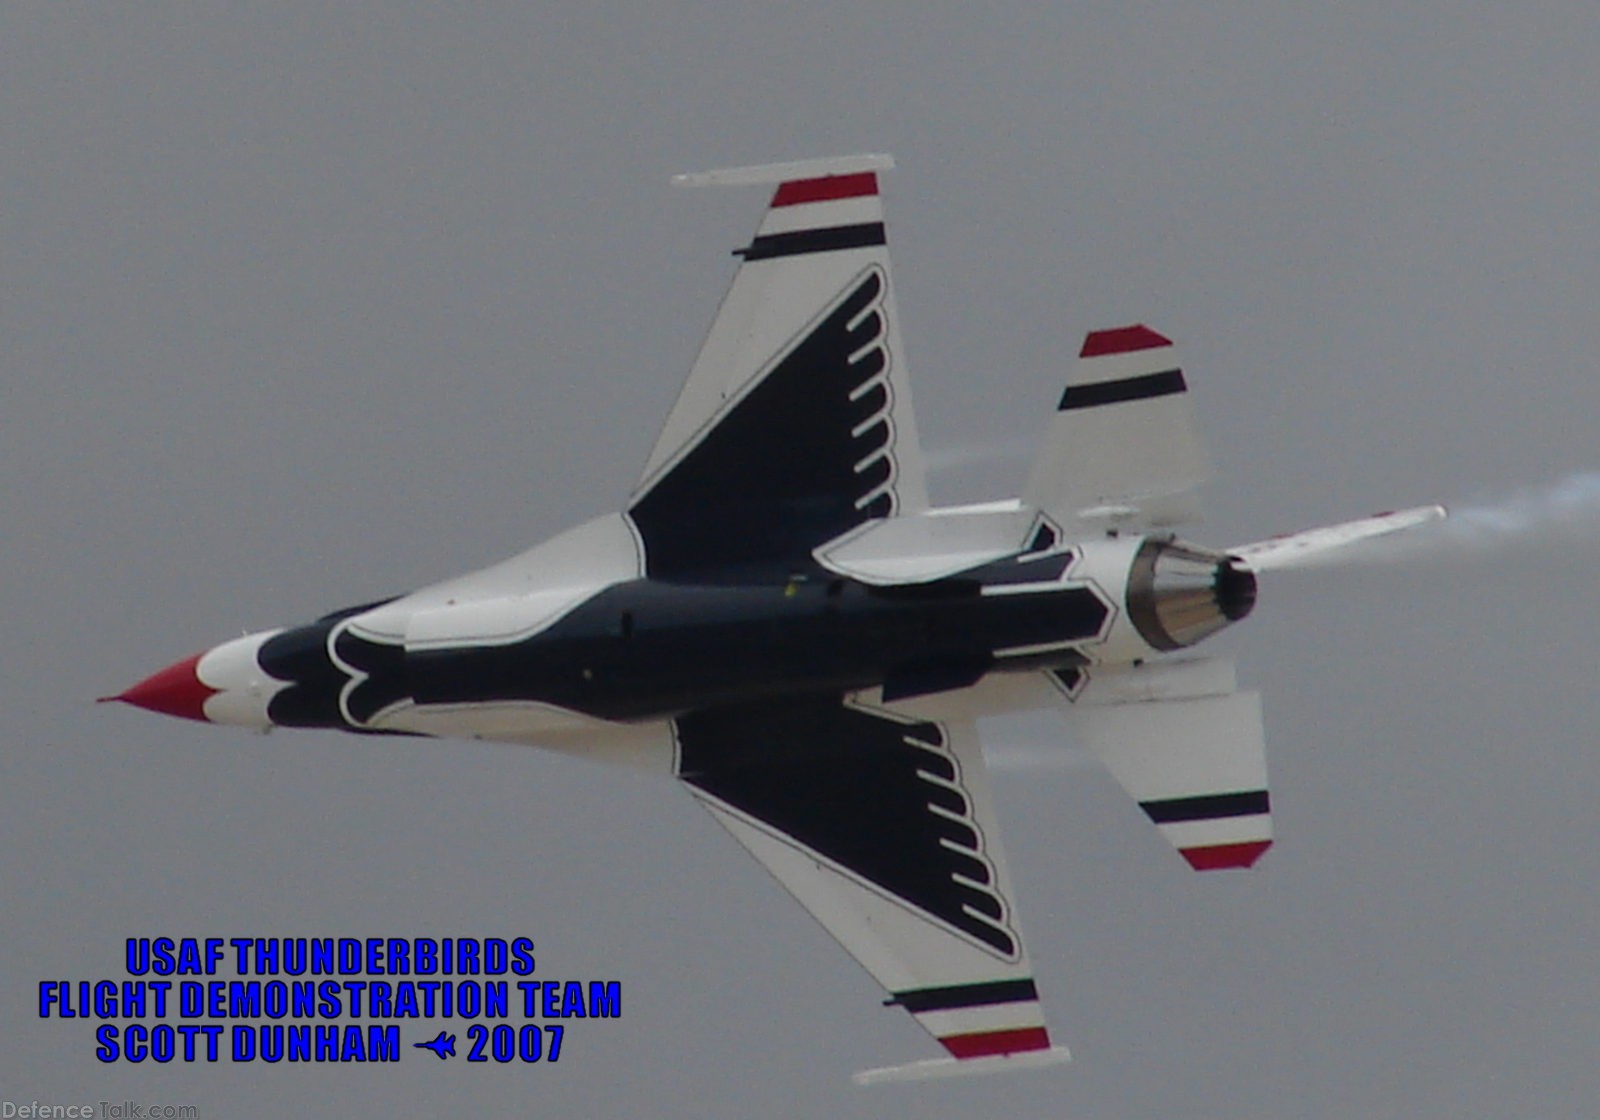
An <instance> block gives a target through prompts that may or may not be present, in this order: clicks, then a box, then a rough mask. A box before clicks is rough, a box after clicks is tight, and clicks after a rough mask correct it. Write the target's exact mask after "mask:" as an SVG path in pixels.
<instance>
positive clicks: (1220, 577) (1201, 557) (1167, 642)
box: [1128, 540, 1256, 651]
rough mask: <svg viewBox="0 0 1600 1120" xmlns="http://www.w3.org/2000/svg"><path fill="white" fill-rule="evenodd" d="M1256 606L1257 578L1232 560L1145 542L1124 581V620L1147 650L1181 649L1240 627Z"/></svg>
mask: <svg viewBox="0 0 1600 1120" xmlns="http://www.w3.org/2000/svg"><path fill="white" fill-rule="evenodd" d="M1255 604H1256V577H1255V575H1254V574H1253V573H1251V571H1250V570H1249V569H1248V568H1246V567H1245V566H1244V565H1243V564H1241V563H1238V562H1237V561H1235V560H1234V559H1233V558H1232V557H1229V556H1226V555H1224V554H1223V553H1220V552H1212V551H1210V550H1208V549H1203V548H1196V547H1195V546H1194V545H1190V544H1182V543H1180V542H1177V541H1160V540H1147V541H1145V542H1144V543H1143V544H1142V545H1140V546H1139V551H1138V552H1137V553H1135V554H1134V558H1133V568H1132V570H1131V571H1130V572H1129V575H1128V617H1129V619H1130V620H1131V621H1132V622H1133V625H1134V626H1135V627H1136V628H1137V629H1138V631H1139V634H1140V636H1141V637H1143V638H1144V640H1145V641H1146V642H1148V643H1150V646H1151V648H1153V649H1158V650H1163V651H1165V650H1174V649H1182V648H1184V647H1185V646H1192V645H1194V644H1195V643H1196V642H1198V641H1200V640H1202V639H1204V638H1207V637H1210V636H1211V635H1212V634H1215V633H1216V632H1217V631H1218V630H1221V629H1222V628H1223V627H1225V626H1227V625H1228V624H1229V623H1232V622H1238V621H1239V620H1240V619H1241V618H1244V617H1245V616H1246V615H1248V614H1249V613H1250V610H1251V608H1253V607H1254V606H1255Z"/></svg>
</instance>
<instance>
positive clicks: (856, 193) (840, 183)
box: [772, 171, 878, 206]
mask: <svg viewBox="0 0 1600 1120" xmlns="http://www.w3.org/2000/svg"><path fill="white" fill-rule="evenodd" d="M877 193H878V176H877V175H876V174H874V173H873V172H871V171H859V172H857V173H856V174H854V175H824V176H823V177H822V178H820V179H794V180H792V181H790V182H787V183H783V184H780V185H779V187H778V193H777V194H774V195H773V196H772V205H773V206H798V205H800V204H801V203H802V202H832V201H833V200H835V199H839V198H860V197H862V196H863V195H874V194H877Z"/></svg>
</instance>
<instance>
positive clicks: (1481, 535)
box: [1312, 471, 1600, 566]
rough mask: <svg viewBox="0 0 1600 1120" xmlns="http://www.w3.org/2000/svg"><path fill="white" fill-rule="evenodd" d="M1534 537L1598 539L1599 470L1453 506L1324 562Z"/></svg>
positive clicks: (1401, 557)
mask: <svg viewBox="0 0 1600 1120" xmlns="http://www.w3.org/2000/svg"><path fill="white" fill-rule="evenodd" d="M1532 538H1540V539H1542V540H1544V541H1548V542H1565V543H1570V544H1582V543H1597V544H1600V472H1595V471H1580V472H1578V473H1576V474H1571V475H1568V476H1567V477H1566V478H1563V479H1559V480H1558V481H1556V482H1553V483H1550V484H1549V485H1546V486H1541V487H1534V488H1529V489H1524V490H1519V491H1516V492H1515V493H1513V494H1510V495H1508V496H1506V497H1504V498H1500V499H1497V500H1492V501H1483V502H1470V503H1463V504H1460V505H1453V506H1451V507H1450V516H1449V518H1448V519H1447V520H1445V521H1439V522H1435V523H1434V524H1432V525H1424V526H1422V527H1421V528H1419V529H1414V530H1411V531H1409V532H1404V533H1398V534H1396V535H1395V536H1392V537H1382V538H1379V539H1376V540H1371V541H1363V542H1361V543H1359V544H1355V545H1352V546H1351V547H1349V548H1346V549H1339V550H1336V551H1334V552H1331V553H1329V554H1327V559H1326V561H1325V563H1327V564H1342V563H1347V562H1349V563H1367V564H1384V563H1405V562H1411V561H1416V560H1429V561H1432V560H1438V559H1441V558H1443V557H1446V556H1456V557H1467V558H1471V557H1477V556H1486V555H1490V554H1492V553H1495V552H1498V551H1501V550H1503V549H1508V548H1512V547H1515V546H1518V545H1521V544H1523V543H1525V542H1527V541H1528V540H1530V539H1532ZM1312 566H1319V565H1312Z"/></svg>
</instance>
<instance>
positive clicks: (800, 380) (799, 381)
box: [628, 269, 896, 579]
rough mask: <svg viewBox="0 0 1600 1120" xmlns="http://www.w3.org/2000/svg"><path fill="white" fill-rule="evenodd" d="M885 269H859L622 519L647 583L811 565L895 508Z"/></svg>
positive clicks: (790, 569)
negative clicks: (816, 552) (633, 530)
mask: <svg viewBox="0 0 1600 1120" xmlns="http://www.w3.org/2000/svg"><path fill="white" fill-rule="evenodd" d="M884 285H885V282H884V277H883V273H882V272H881V271H879V270H878V269H871V270H869V271H868V272H867V273H866V274H865V275H864V276H862V277H861V278H860V279H858V280H856V281H853V282H852V286H851V287H850V288H849V289H848V290H847V291H846V292H845V293H844V294H843V295H842V296H841V297H840V299H839V302H838V303H837V304H836V305H835V306H834V307H833V308H832V309H831V310H830V311H828V312H827V313H826V314H824V315H823V317H822V318H821V319H820V320H818V321H817V323H816V324H815V325H814V326H813V327H812V328H811V329H810V331H809V332H808V333H807V334H806V335H805V336H804V337H803V338H801V339H800V341H799V342H797V343H796V344H795V345H794V346H793V348H792V349H790V351H789V352H788V354H786V355H784V356H783V357H782V358H781V360H779V361H778V363H777V365H776V366H775V367H774V368H773V369H772V370H771V372H770V373H768V374H767V375H766V377H764V378H763V379H762V380H761V381H760V383H759V384H757V385H756V386H755V387H754V388H752V389H751V390H750V391H749V392H748V393H747V394H746V395H745V396H744V397H743V398H742V399H740V400H739V401H738V402H737V403H736V404H734V405H733V407H732V408H730V409H729V410H728V411H727V412H726V413H724V414H723V415H722V417H721V418H720V419H719V420H718V421H717V422H716V424H715V425H714V426H713V427H711V428H709V429H708V430H707V431H706V432H705V434H704V435H703V436H702V437H701V439H700V440H699V442H697V443H695V444H693V445H692V446H690V447H689V449H688V450H687V451H686V452H684V454H683V455H682V457H681V458H679V459H678V461H677V462H676V463H675V464H674V465H673V466H672V467H671V468H670V469H669V470H668V471H667V473H666V474H664V475H662V476H661V477H660V478H659V479H658V480H657V481H656V482H655V483H654V485H652V486H651V487H650V489H649V491H648V492H647V493H645V495H644V496H643V497H641V498H640V499H639V500H638V501H637V502H635V503H634V505H633V507H632V509H630V510H629V511H628V512H629V513H630V514H631V515H632V517H633V522H634V524H635V525H636V526H637V527H638V530H639V535H640V537H641V538H642V539H643V541H644V550H645V566H646V570H647V572H648V573H649V575H650V576H651V577H652V578H656V579H673V578H683V577H686V576H690V575H698V576H704V575H706V574H708V573H712V572H716V571H718V570H730V569H731V570H739V571H741V572H743V573H748V572H752V571H755V572H767V573H776V574H778V575H780V576H782V575H787V574H790V573H792V572H799V571H806V570H809V569H811V568H813V567H815V563H814V561H813V560H812V559H811V550H812V549H813V548H815V547H816V546H817V545H819V544H822V543H823V542H824V541H828V540H831V539H833V538H834V537H836V536H838V535H839V534H840V533H842V532H844V531H845V530H847V529H850V528H852V527H853V526H855V525H858V524H860V523H861V522H862V521H865V520H867V519H869V518H874V517H887V516H889V515H890V514H892V513H893V512H894V511H895V501H896V499H895V490H894V481H895V473H894V472H895V464H894V458H893V442H894V432H893V427H892V424H891V422H890V419H889V406H890V403H891V401H890V390H889V386H888V379H887V373H888V363H889V353H888V347H887V319H886V317H885V313H884V310H883V295H884V291H885V287H884Z"/></svg>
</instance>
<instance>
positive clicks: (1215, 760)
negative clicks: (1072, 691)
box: [1069, 658, 1272, 871]
mask: <svg viewBox="0 0 1600 1120" xmlns="http://www.w3.org/2000/svg"><path fill="white" fill-rule="evenodd" d="M1069 712H1070V716H1071V719H1072V724H1073V728H1074V730H1075V731H1076V732H1077V734H1078V736H1079V738H1080V739H1081V740H1082V742H1083V745H1084V746H1085V747H1087V748H1088V749H1089V750H1090V751H1091V752H1093V753H1094V754H1096V755H1097V756H1099V758H1100V760H1101V762H1103V763H1104V764H1105V767H1106V769H1107V770H1109V771H1111V775H1112V777H1114V778H1116V779H1117V782H1118V783H1119V784H1120V785H1121V786H1122V788H1123V789H1125V790H1127V791H1128V793H1129V794H1130V795H1131V796H1132V797H1133V799H1134V800H1135V801H1136V802H1138V804H1139V808H1140V809H1142V810H1144V814H1145V816H1147V817H1148V818H1149V819H1150V821H1151V822H1152V823H1153V824H1155V826H1156V827H1157V828H1158V829H1159V830H1160V832H1161V834H1162V836H1163V837H1165V838H1166V840H1167V842H1168V843H1170V844H1171V845H1172V846H1173V847H1174V848H1176V849H1177V850H1178V852H1179V854H1180V855H1182V856H1183V858H1184V860H1185V861H1187V862H1188V864H1189V866H1190V867H1193V868H1194V869H1195V870H1196V871H1213V870H1218V869H1221V868H1230V867H1235V868H1236V867H1251V866H1253V865H1254V864H1255V862H1256V860H1258V859H1260V858H1261V854H1262V853H1263V852H1265V851H1266V850H1267V849H1268V848H1269V847H1271V846H1272V809H1271V800H1270V797H1269V795H1268V792H1267V761H1266V743H1265V737H1264V735H1263V733H1262V726H1261V695H1260V693H1256V692H1238V691H1235V686H1234V674H1233V664H1232V662H1229V661H1221V660H1217V659H1215V658H1197V659H1194V660H1189V661H1178V662H1170V663H1166V664H1161V663H1155V664H1150V665H1143V666H1134V667H1132V668H1128V669H1121V670H1113V671H1108V672H1102V673H1101V674H1100V675H1097V672H1096V670H1093V669H1091V670H1089V679H1088V682H1087V684H1086V685H1084V686H1083V687H1082V690H1081V691H1080V692H1078V693H1077V694H1076V698H1075V700H1074V702H1073V703H1072V705H1071V707H1070V709H1069Z"/></svg>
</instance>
